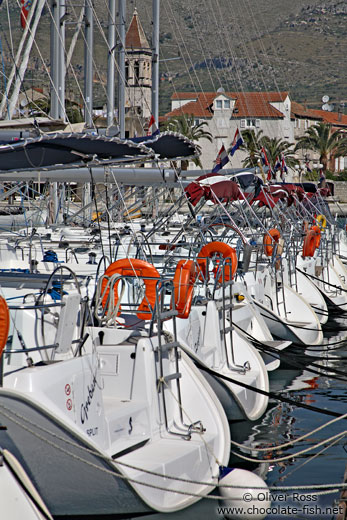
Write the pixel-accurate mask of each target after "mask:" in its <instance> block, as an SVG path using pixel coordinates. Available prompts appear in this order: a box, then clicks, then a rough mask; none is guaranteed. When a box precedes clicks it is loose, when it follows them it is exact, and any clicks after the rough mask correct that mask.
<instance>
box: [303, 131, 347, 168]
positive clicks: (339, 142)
mask: <svg viewBox="0 0 347 520" xmlns="http://www.w3.org/2000/svg"><path fill="white" fill-rule="evenodd" d="M341 138H342V139H341ZM303 148H304V149H307V150H312V151H314V152H317V153H319V162H321V163H322V165H323V171H326V169H327V166H328V161H329V159H330V157H331V156H332V155H334V156H335V157H339V156H341V155H343V154H344V151H346V138H343V133H342V132H341V130H335V131H334V132H332V131H331V125H329V124H327V123H322V122H321V123H317V124H316V125H313V126H310V128H308V129H307V130H306V135H303V136H302V137H300V138H299V139H298V142H297V144H296V147H295V150H301V149H303Z"/></svg>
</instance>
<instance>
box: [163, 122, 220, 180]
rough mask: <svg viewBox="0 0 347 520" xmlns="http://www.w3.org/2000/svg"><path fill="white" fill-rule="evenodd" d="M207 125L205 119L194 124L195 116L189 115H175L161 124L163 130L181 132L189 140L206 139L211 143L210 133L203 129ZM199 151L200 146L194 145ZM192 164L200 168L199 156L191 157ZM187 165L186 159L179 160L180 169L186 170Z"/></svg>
mask: <svg viewBox="0 0 347 520" xmlns="http://www.w3.org/2000/svg"><path fill="white" fill-rule="evenodd" d="M205 126H207V123H206V121H202V122H201V123H198V124H195V118H194V116H193V115H191V116H186V115H182V116H175V117H173V118H170V119H169V120H168V121H166V122H165V123H164V125H163V127H164V130H170V131H171V132H177V133H178V134H182V135H184V136H185V137H187V138H188V139H190V140H191V141H199V140H200V139H207V140H208V141H210V143H212V134H211V133H210V132H209V131H208V130H205ZM196 147H197V149H198V151H199V152H201V146H199V145H196ZM193 162H194V164H196V165H197V166H199V167H200V168H202V164H201V161H200V158H199V157H196V158H195V159H193ZM187 167H188V161H181V168H182V170H186V169H187Z"/></svg>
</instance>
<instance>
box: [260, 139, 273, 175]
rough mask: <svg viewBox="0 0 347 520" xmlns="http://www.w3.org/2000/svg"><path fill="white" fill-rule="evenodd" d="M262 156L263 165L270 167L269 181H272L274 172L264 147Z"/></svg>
mask: <svg viewBox="0 0 347 520" xmlns="http://www.w3.org/2000/svg"><path fill="white" fill-rule="evenodd" d="M260 156H261V160H262V163H263V165H264V166H267V167H268V171H267V180H268V181H271V179H272V170H271V166H270V163H269V159H268V158H267V155H266V152H265V148H264V146H263V147H262V149H261V151H260Z"/></svg>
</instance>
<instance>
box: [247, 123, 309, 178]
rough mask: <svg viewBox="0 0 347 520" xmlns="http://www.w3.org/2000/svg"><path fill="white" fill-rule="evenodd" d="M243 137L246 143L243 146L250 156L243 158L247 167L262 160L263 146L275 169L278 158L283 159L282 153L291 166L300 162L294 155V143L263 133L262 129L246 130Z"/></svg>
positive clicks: (255, 164) (251, 166)
mask: <svg viewBox="0 0 347 520" xmlns="http://www.w3.org/2000/svg"><path fill="white" fill-rule="evenodd" d="M242 138H243V140H244V144H243V145H242V146H241V148H242V149H243V150H245V151H246V152H247V153H248V156H247V157H246V158H245V159H244V160H243V166H244V167H245V168H253V167H254V166H257V165H258V162H259V160H261V149H262V148H264V150H265V153H266V156H267V158H268V160H269V163H270V165H271V167H272V169H273V170H274V169H275V164H276V159H277V158H278V159H281V157H282V155H283V156H284V158H285V161H286V164H287V166H288V167H289V168H294V167H295V165H296V164H299V161H298V160H297V159H296V157H295V156H294V150H293V147H294V144H292V143H289V142H288V141H286V140H284V139H279V138H277V137H272V138H271V137H268V136H267V135H263V132H262V130H259V131H258V132H257V133H256V132H255V131H254V130H244V131H243V132H242Z"/></svg>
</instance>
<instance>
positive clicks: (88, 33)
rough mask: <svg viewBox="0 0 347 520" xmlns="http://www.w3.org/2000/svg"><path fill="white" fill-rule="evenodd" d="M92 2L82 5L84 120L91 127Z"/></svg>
mask: <svg viewBox="0 0 347 520" xmlns="http://www.w3.org/2000/svg"><path fill="white" fill-rule="evenodd" d="M91 2H92V0H85V3H84V14H85V17H84V20H85V22H84V34H85V44H84V119H85V121H86V127H87V128H92V127H93V7H92V3H91Z"/></svg>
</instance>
